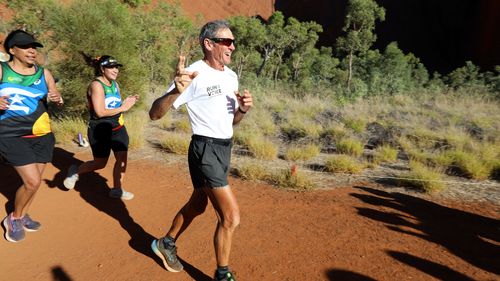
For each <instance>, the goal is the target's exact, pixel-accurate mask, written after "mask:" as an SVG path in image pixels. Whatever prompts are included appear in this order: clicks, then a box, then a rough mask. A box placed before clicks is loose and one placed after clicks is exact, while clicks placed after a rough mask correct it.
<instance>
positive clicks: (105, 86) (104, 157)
mask: <svg viewBox="0 0 500 281" xmlns="http://www.w3.org/2000/svg"><path fill="white" fill-rule="evenodd" d="M84 56H85V55H84ZM85 58H86V61H87V63H88V64H89V65H90V66H93V67H94V70H95V76H96V78H95V79H94V80H93V81H92V82H91V83H90V85H89V87H88V90H87V101H88V109H89V115H90V120H89V125H88V131H87V136H88V138H89V142H90V147H91V148H92V155H93V157H94V159H93V160H91V161H88V162H84V163H82V164H81V165H80V166H77V165H72V166H71V167H70V168H69V170H68V175H67V177H66V179H65V180H64V186H65V187H66V188H67V189H73V188H74V187H75V184H76V182H77V181H78V179H79V175H81V174H84V173H88V172H92V171H95V170H100V169H102V168H104V167H105V166H106V164H107V162H108V159H109V155H110V153H111V151H113V153H114V156H115V160H116V161H115V164H114V167H113V187H112V188H111V190H110V191H109V196H110V197H112V198H120V199H123V200H130V199H132V198H133V197H134V194H132V193H131V192H128V191H125V190H124V189H123V187H122V184H123V178H124V175H125V171H126V168H127V150H128V144H129V137H128V133H127V129H126V128H125V126H124V120H123V112H126V111H127V110H129V109H130V108H131V107H132V106H133V105H134V104H135V103H136V102H137V101H138V100H139V96H138V95H133V96H128V97H127V98H125V99H124V100H122V98H121V95H120V87H119V86H118V83H116V78H117V76H118V73H119V67H121V66H122V64H120V63H118V61H117V60H116V59H115V58H113V57H111V56H107V55H106V56H102V57H99V58H96V59H91V58H89V57H87V56H86V57H85Z"/></svg>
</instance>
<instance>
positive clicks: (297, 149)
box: [284, 144, 320, 161]
mask: <svg viewBox="0 0 500 281" xmlns="http://www.w3.org/2000/svg"><path fill="white" fill-rule="evenodd" d="M319 153H320V147H319V146H318V145H316V144H308V145H303V146H291V147H289V148H288V149H287V150H286V151H285V155H284V157H285V159H286V160H290V161H299V160H301V161H305V160H310V159H312V158H314V157H316V156H318V155H319Z"/></svg>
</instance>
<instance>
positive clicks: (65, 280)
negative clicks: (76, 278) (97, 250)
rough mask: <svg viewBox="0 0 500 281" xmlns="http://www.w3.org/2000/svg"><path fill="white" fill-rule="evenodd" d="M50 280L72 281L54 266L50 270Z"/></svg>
mask: <svg viewBox="0 0 500 281" xmlns="http://www.w3.org/2000/svg"><path fill="white" fill-rule="evenodd" d="M51 271H52V279H53V280H54V281H72V280H73V279H71V277H69V275H68V274H67V273H66V271H64V269H63V268H62V267H60V266H54V267H53V268H52V270H51Z"/></svg>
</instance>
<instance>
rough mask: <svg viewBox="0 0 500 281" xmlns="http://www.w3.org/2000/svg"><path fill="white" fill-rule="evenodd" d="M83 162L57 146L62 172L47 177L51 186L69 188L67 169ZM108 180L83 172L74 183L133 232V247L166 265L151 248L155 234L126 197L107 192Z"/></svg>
mask: <svg viewBox="0 0 500 281" xmlns="http://www.w3.org/2000/svg"><path fill="white" fill-rule="evenodd" d="M81 162H82V161H80V160H79V159H76V158H75V157H74V154H73V153H70V152H68V151H66V150H64V149H62V148H59V147H56V148H55V149H54V157H53V161H52V165H53V166H54V167H56V168H57V169H59V172H58V173H57V174H56V175H55V176H54V179H52V180H50V181H49V180H47V184H48V185H49V187H58V188H59V189H62V190H66V191H67V189H66V188H64V186H63V180H64V178H65V177H66V173H67V170H68V168H69V166H70V165H71V164H79V163H81ZM108 164H109V163H108ZM107 181H108V180H107V179H106V178H104V177H102V176H100V175H99V174H97V173H95V172H90V173H87V174H83V175H81V176H80V180H79V181H78V183H77V184H76V186H75V191H76V192H79V193H80V196H81V197H82V198H83V200H85V201H86V202H87V203H89V204H90V205H92V206H94V208H96V209H97V210H99V211H101V212H104V213H105V214H107V215H108V216H110V217H112V218H114V219H115V220H117V221H118V222H119V223H120V226H121V227H122V228H123V229H124V230H125V231H127V233H128V234H129V236H130V240H129V245H130V247H132V249H134V250H136V251H137V252H139V253H141V254H143V255H145V256H147V257H150V258H151V259H153V260H154V261H155V262H156V263H158V264H159V265H161V266H163V265H162V263H161V261H159V260H158V259H157V258H156V255H155V254H154V253H153V251H152V250H151V248H150V245H151V241H153V239H155V237H153V236H152V235H151V234H149V233H147V232H146V231H145V230H144V229H143V228H142V227H141V226H140V225H139V224H137V223H136V222H135V221H134V219H133V218H132V217H131V216H130V214H129V212H128V209H127V206H126V205H125V203H123V201H121V200H119V199H114V198H110V197H109V196H108V193H109V190H110V188H109V187H108V184H107Z"/></svg>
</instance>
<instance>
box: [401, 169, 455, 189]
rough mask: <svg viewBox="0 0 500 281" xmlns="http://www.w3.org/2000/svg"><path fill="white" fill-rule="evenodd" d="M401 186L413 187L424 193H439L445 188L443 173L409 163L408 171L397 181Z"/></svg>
mask: <svg viewBox="0 0 500 281" xmlns="http://www.w3.org/2000/svg"><path fill="white" fill-rule="evenodd" d="M398 182H399V184H400V185H402V186H408V187H414V188H417V189H419V190H421V191H424V192H435V191H440V190H442V189H444V188H445V187H446V184H445V183H444V182H443V173H442V172H441V171H440V170H439V169H435V168H431V167H427V166H425V165H423V164H422V163H419V162H411V163H410V171H409V172H407V173H405V174H403V175H402V179H399V180H398Z"/></svg>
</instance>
